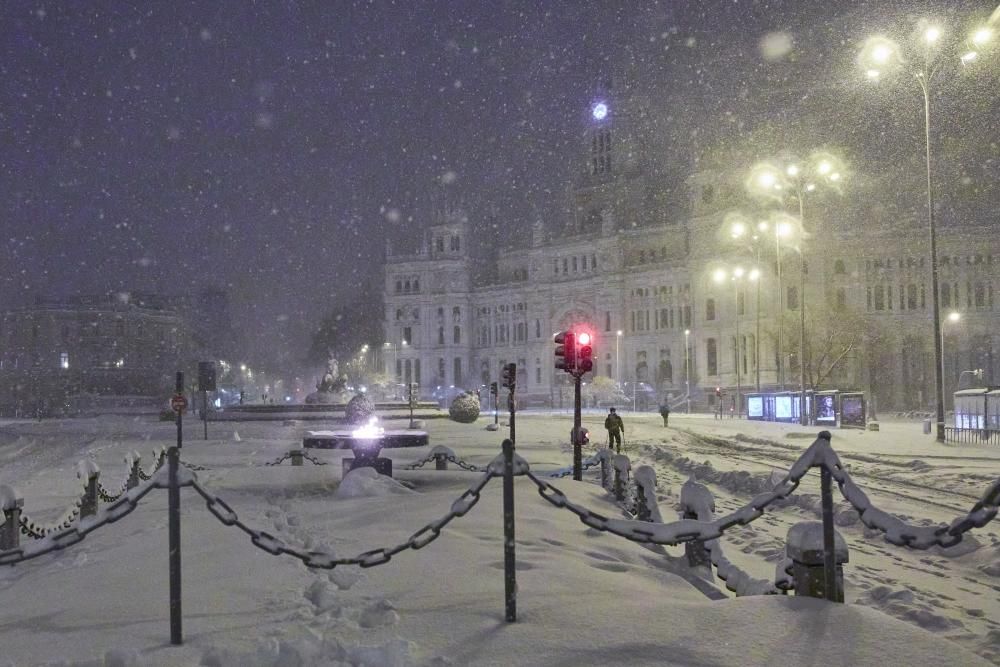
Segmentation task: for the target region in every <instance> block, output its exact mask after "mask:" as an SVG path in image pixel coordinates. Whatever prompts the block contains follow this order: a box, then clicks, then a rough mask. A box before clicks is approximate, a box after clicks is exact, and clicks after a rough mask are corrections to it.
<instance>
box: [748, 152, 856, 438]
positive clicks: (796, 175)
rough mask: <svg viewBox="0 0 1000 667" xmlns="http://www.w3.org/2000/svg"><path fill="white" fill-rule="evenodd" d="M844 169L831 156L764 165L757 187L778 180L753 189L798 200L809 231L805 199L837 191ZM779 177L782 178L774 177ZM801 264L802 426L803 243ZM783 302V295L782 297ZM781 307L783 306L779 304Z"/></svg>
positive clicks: (802, 385)
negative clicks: (826, 189) (819, 190)
mask: <svg viewBox="0 0 1000 667" xmlns="http://www.w3.org/2000/svg"><path fill="white" fill-rule="evenodd" d="M842 172H843V167H842V165H841V161H840V159H839V158H837V157H836V156H834V155H832V154H830V153H827V152H814V153H813V154H812V155H811V156H810V157H809V159H808V160H806V161H805V162H803V163H801V164H799V163H796V162H792V163H790V164H788V165H787V166H786V167H785V168H784V169H778V168H777V167H775V166H774V165H773V163H769V162H767V163H762V164H759V165H757V166H755V167H753V168H752V169H751V174H754V173H756V174H758V176H757V179H756V185H757V186H765V185H766V184H767V183H771V180H772V179H771V178H764V176H772V177H774V178H775V179H776V180H775V181H774V182H773V183H771V185H769V186H768V187H756V188H751V190H752V191H753V192H755V193H756V194H760V195H764V196H766V197H771V198H776V199H778V200H779V201H781V203H783V204H784V203H786V201H787V199H786V197H794V198H795V200H796V202H797V204H798V208H799V222H798V224H799V228H800V229H804V228H805V195H806V193H810V192H813V191H815V190H816V186H817V184H818V183H826V184H827V185H829V186H831V187H835V186H837V185H838V184H839V183H840V180H841V178H842ZM775 174H777V175H778V176H774V175H775ZM748 183H750V184H753V183H754V180H753V179H752V178H751V180H750V181H748ZM790 231H791V230H790V224H789V223H788V222H785V223H779V226H778V227H777V228H776V230H775V232H776V235H777V236H784V235H788V234H789V233H790ZM799 260H800V267H799V268H800V271H799V405H800V406H801V409H800V410H799V420H800V423H802V424H805V423H807V421H808V419H807V417H808V415H807V412H806V409H805V405H806V372H805V361H806V356H805V336H806V279H805V274H806V257H805V244H804V243H799ZM778 289H779V290H780V289H781V286H780V276H779V287H778ZM779 298H780V295H779ZM779 305H780V304H779ZM783 313H784V311H783V310H782V309H781V308H780V307H779V317H780V316H781V315H782V314H783ZM778 331H779V338H780V335H781V326H780V323H779V327H778ZM778 347H779V352H778V357H779V369H780V368H781V363H782V361H783V360H782V359H781V351H780V347H781V345H780V344H779V345H778ZM781 382H782V387H784V380H783V379H782V381H781Z"/></svg>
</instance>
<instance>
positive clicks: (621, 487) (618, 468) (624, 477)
mask: <svg viewBox="0 0 1000 667" xmlns="http://www.w3.org/2000/svg"><path fill="white" fill-rule="evenodd" d="M611 464H612V466H613V467H614V469H615V481H614V483H613V484H612V493H614V495H615V500H617V501H618V502H622V501H623V500H625V491H626V487H627V486H628V476H629V470H630V469H631V467H632V466H631V462H630V461H629V460H628V457H627V456H625V455H624V454H615V456H614V458H613V459H611Z"/></svg>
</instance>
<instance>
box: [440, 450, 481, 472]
mask: <svg viewBox="0 0 1000 667" xmlns="http://www.w3.org/2000/svg"><path fill="white" fill-rule="evenodd" d="M444 458H445V460H447V461H450V462H451V463H454V464H455V465H457V466H458V467H459V468H461V469H463V470H468V471H469V472H482V468H480V467H479V466H476V465H473V464H471V463H467V462H465V461H463V460H462V459H460V458H458V457H457V456H455V455H454V454H449V455H446V456H445V457H444Z"/></svg>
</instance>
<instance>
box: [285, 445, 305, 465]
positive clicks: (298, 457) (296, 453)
mask: <svg viewBox="0 0 1000 667" xmlns="http://www.w3.org/2000/svg"><path fill="white" fill-rule="evenodd" d="M288 456H289V457H291V459H292V465H293V466H300V465H302V463H303V461H304V459H303V458H302V450H301V449H292V450H290V451H289V452H288Z"/></svg>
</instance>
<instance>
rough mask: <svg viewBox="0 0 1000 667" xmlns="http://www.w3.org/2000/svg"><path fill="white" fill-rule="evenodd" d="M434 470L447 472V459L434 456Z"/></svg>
mask: <svg viewBox="0 0 1000 667" xmlns="http://www.w3.org/2000/svg"><path fill="white" fill-rule="evenodd" d="M434 469H435V470H447V469H448V459H447V458H446V457H445V455H444V454H435V455H434Z"/></svg>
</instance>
